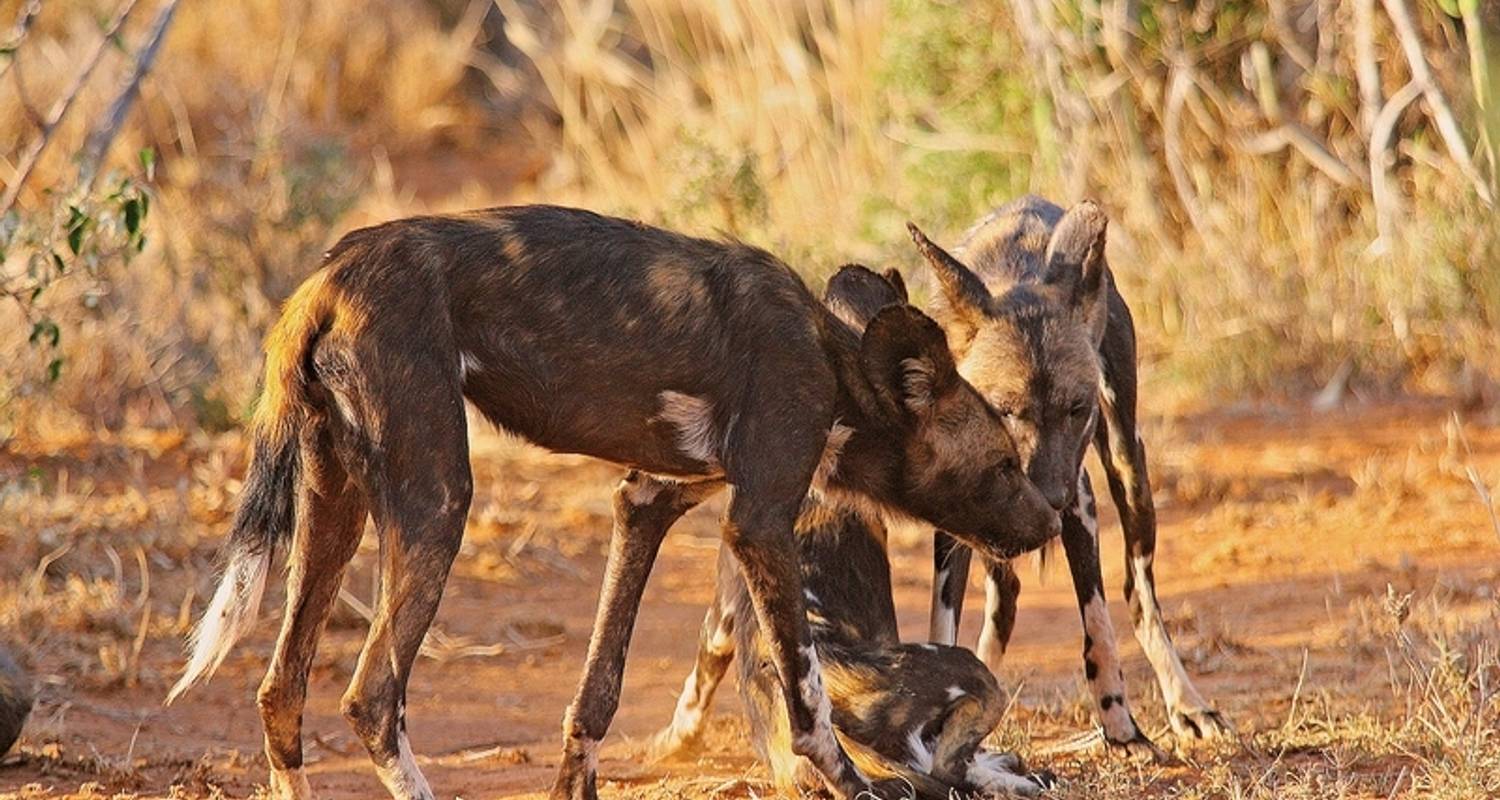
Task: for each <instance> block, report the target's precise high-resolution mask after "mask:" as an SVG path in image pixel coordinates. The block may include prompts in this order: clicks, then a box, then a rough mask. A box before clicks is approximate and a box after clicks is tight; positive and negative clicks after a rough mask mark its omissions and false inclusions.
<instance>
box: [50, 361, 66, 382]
mask: <svg viewBox="0 0 1500 800" xmlns="http://www.w3.org/2000/svg"><path fill="white" fill-rule="evenodd" d="M62 365H63V360H62V358H61V357H58V358H54V359H52V360H51V361H49V362H47V382H48V383H57V379H58V378H59V377H61V376H62Z"/></svg>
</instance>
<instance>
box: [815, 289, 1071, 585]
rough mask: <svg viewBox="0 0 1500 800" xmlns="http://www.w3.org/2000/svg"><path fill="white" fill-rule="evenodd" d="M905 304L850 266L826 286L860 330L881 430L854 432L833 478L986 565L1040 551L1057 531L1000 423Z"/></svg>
mask: <svg viewBox="0 0 1500 800" xmlns="http://www.w3.org/2000/svg"><path fill="white" fill-rule="evenodd" d="M905 300H906V295H905V287H904V286H902V285H901V283H900V276H899V274H891V273H888V274H887V276H886V277H882V276H879V275H876V274H875V273H873V272H870V271H869V270H867V269H865V268H864V267H859V266H848V267H844V268H843V270H841V271H840V272H839V274H838V275H836V276H835V277H834V279H833V280H831V281H830V282H829V287H828V291H827V293H826V294H825V296H824V302H825V303H827V304H828V306H829V308H830V309H832V310H834V313H835V315H837V316H839V317H840V318H841V319H843V320H844V321H845V322H846V323H847V324H849V325H850V326H851V327H853V328H854V329H855V330H859V331H862V333H861V340H860V350H859V362H860V365H859V368H860V371H861V372H862V373H863V375H864V376H865V383H866V385H867V386H868V387H869V390H870V396H869V397H868V399H867V400H866V402H865V403H863V404H862V405H865V406H867V414H868V415H869V416H870V417H872V418H873V419H874V420H876V421H877V422H878V423H879V425H878V426H877V429H876V430H872V431H858V430H856V433H855V436H854V438H852V439H851V440H850V442H849V444H848V448H847V449H846V453H848V455H849V456H850V458H848V459H847V463H846V461H841V462H840V468H839V471H840V472H843V473H845V474H844V476H843V477H844V479H845V481H846V482H847V483H850V484H855V485H863V486H865V487H872V486H873V487H878V491H877V492H873V494H877V495H879V497H878V499H879V500H881V501H882V502H884V503H886V504H887V505H890V506H894V507H896V508H898V509H899V510H901V511H903V512H905V513H907V514H910V515H912V516H915V517H918V518H921V519H924V520H926V521H928V522H930V523H933V524H935V525H937V526H939V527H941V528H943V529H944V530H947V531H949V532H951V533H952V534H953V535H955V536H957V537H958V538H960V539H962V540H964V541H966V542H968V543H969V544H970V545H972V546H974V547H975V548H976V549H978V550H980V551H981V552H983V553H985V554H987V555H989V556H991V557H995V558H1012V557H1014V556H1016V555H1019V554H1020V553H1022V552H1025V551H1026V550H1030V549H1032V548H1034V547H1036V546H1038V545H1040V544H1041V543H1042V542H1044V541H1046V539H1048V538H1050V537H1051V536H1054V535H1056V533H1057V531H1058V530H1059V522H1058V517H1057V514H1056V513H1055V512H1054V511H1053V510H1052V508H1051V507H1050V506H1049V505H1048V503H1047V501H1046V499H1045V498H1044V497H1043V496H1042V494H1041V493H1040V492H1039V491H1037V487H1035V486H1034V485H1032V483H1031V481H1029V480H1027V478H1026V475H1025V473H1024V471H1023V469H1022V467H1021V461H1020V458H1019V454H1018V452H1017V450H1016V447H1015V445H1014V443H1013V442H1012V441H1011V437H1010V434H1009V432H1008V431H1007V430H1006V428H1005V423H1004V422H1003V421H1002V420H1001V418H1000V415H999V414H998V413H996V411H995V409H993V408H991V407H990V405H989V404H988V403H986V402H985V401H984V398H983V397H981V396H980V394H979V392H977V391H976V390H975V388H974V387H973V386H971V385H970V384H969V383H968V382H967V381H965V380H964V379H963V378H962V377H960V376H959V372H958V367H957V364H956V363H955V362H954V360H953V353H952V352H951V351H950V350H949V348H948V340H947V337H946V336H945V335H944V333H943V330H942V328H941V327H940V326H939V325H938V324H937V323H936V322H935V321H934V320H933V319H932V318H930V317H928V316H927V315H926V314H923V313H922V312H921V311H919V310H917V309H916V308H914V307H912V306H910V305H907V304H906V302H905ZM876 437H878V438H879V439H880V441H874V439H875V438H876ZM893 440H894V441H893ZM861 471H864V472H865V473H866V474H865V475H856V474H852V473H857V472H861Z"/></svg>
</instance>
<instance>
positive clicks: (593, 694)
mask: <svg viewBox="0 0 1500 800" xmlns="http://www.w3.org/2000/svg"><path fill="white" fill-rule="evenodd" d="M715 488H717V486H716V485H715V486H711V487H710V486H707V485H704V484H697V485H691V486H682V485H679V484H674V483H670V482H666V481H661V480H657V479H655V478H651V477H649V476H646V475H641V474H639V473H636V472H632V473H630V474H629V475H627V476H626V477H625V480H624V481H622V482H621V483H620V486H619V488H618V489H616V490H615V521H614V532H613V533H612V535H611V536H610V542H609V558H608V560H607V561H606V562H605V574H604V586H603V588H602V589H600V592H599V609H598V612H597V614H596V616H595V618H594V631H593V635H592V636H591V637H590V639H589V652H588V657H587V660H586V661H585V663H584V668H583V678H582V679H581V680H580V681H579V684H578V694H577V695H576V696H575V697H574V698H573V703H572V705H570V706H569V707H568V712H567V715H566V716H565V717H564V718H563V758H562V763H561V764H559V765H558V769H557V780H556V782H555V783H554V784H553V785H552V797H553V798H555V799H556V800H586V799H587V800H592V798H596V797H598V790H597V789H596V787H595V773H596V771H597V769H598V759H599V743H600V741H601V740H602V739H603V738H604V734H605V733H606V732H607V731H608V730H609V723H610V721H611V720H613V719H614V716H615V710H616V709H617V708H618V707H619V704H620V682H621V677H622V676H623V675H624V672H625V653H626V651H627V650H628V649H629V647H630V635H631V632H632V631H633V630H634V628H635V617H636V612H637V611H639V610H640V605H641V593H642V592H643V591H644V590H645V588H646V578H647V577H649V576H650V574H651V566H652V564H654V563H655V561H656V554H657V551H658V550H659V549H660V547H661V541H662V538H663V537H665V536H666V533H667V529H668V528H670V527H672V523H674V522H676V521H677V520H678V518H680V517H681V516H682V515H683V514H684V513H686V512H687V510H688V509H690V508H692V507H693V506H695V505H697V504H698V503H699V502H701V500H702V498H703V497H704V496H706V494H707V493H709V492H711V491H712V490H713V489H715Z"/></svg>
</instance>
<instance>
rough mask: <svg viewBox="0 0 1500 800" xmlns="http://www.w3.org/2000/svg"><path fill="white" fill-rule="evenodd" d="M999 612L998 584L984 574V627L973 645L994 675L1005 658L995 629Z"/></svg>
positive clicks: (998, 671)
mask: <svg viewBox="0 0 1500 800" xmlns="http://www.w3.org/2000/svg"><path fill="white" fill-rule="evenodd" d="M999 613H1000V586H999V584H997V583H995V581H994V579H993V578H991V577H990V576H989V575H988V574H986V575H985V578H984V627H983V628H981V629H980V631H979V643H978V644H977V645H976V646H975V648H974V653H975V654H976V655H978V656H979V660H980V661H983V662H984V665H985V666H986V667H989V668H990V672H991V673H993V674H995V675H999V674H1000V665H1001V663H1002V662H1003V661H1004V659H1005V648H1004V647H1001V646H1000V634H999V632H998V631H996V629H995V616H996V615H997V614H999Z"/></svg>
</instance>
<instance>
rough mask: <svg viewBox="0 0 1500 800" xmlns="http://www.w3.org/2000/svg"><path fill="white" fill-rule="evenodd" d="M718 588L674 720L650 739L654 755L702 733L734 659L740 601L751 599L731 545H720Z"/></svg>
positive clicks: (662, 755) (661, 754) (690, 741)
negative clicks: (718, 690) (736, 618)
mask: <svg viewBox="0 0 1500 800" xmlns="http://www.w3.org/2000/svg"><path fill="white" fill-rule="evenodd" d="M717 571H718V576H717V578H716V583H717V589H716V591H715V593H714V600H713V602H712V603H711V604H709V607H708V612H707V613H706V614H705V615H704V617H703V627H702V628H700V629H699V631H698V656H697V659H696V660H695V662H694V665H693V671H692V672H691V673H689V674H688V677H687V681H686V682H684V683H683V684H682V694H681V695H680V696H678V698H677V709H676V711H674V712H673V714H672V723H671V724H670V725H668V726H667V727H666V728H663V729H662V730H661V731H658V732H657V734H656V736H655V737H654V738H653V739H652V741H651V756H652V757H653V758H665V757H666V756H669V755H672V754H674V753H677V752H680V751H682V750H684V749H686V748H688V747H691V746H692V745H693V744H694V743H695V742H696V741H697V740H698V737H699V735H701V734H702V732H703V721H704V719H705V718H706V716H707V714H708V707H709V705H710V704H711V703H713V699H714V692H715V691H716V690H717V689H718V688H719V683H720V682H721V681H722V680H724V673H725V672H726V671H728V669H729V664H730V662H732V661H733V660H734V620H735V616H736V614H737V613H738V607H739V605H740V604H741V603H748V602H749V601H750V598H749V596H748V595H746V593H745V582H744V581H743V580H741V579H740V574H739V569H738V568H737V567H736V566H735V563H734V556H733V555H731V554H730V552H729V548H728V547H720V548H719V561H718V567H717Z"/></svg>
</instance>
